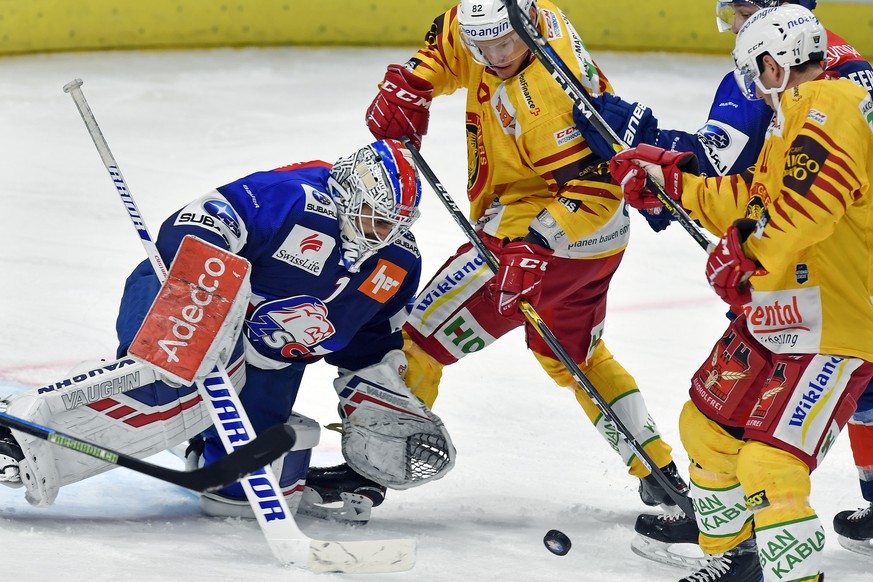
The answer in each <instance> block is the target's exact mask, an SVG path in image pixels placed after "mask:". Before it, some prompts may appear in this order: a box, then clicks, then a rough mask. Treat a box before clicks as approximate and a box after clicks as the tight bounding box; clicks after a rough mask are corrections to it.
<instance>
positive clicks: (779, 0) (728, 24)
mask: <svg viewBox="0 0 873 582" xmlns="http://www.w3.org/2000/svg"><path fill="white" fill-rule="evenodd" d="M780 4H799V5H800V6H803V7H804V8H807V9H809V10H815V5H816V0H789V1H788V2H786V1H785V0H747V1H746V2H721V1H718V2H716V3H715V24H716V26H718V31H719V32H727V31H729V30H732V29H733V26H734V22H735V19H736V16H737V9H740V10H744V11H745V12H744V13H741V16H742V17H743V18H744V19H745V18H748V17H749V16H751V15H752V14H754V13H755V12H757V11H758V10H760V9H762V8H776V7H777V6H779V5H780ZM743 22H745V20H742V21H740V23H739V24H740V25H742V23H743Z"/></svg>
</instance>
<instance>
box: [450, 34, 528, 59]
mask: <svg viewBox="0 0 873 582" xmlns="http://www.w3.org/2000/svg"><path fill="white" fill-rule="evenodd" d="M461 35H462V38H463V40H464V45H465V46H466V47H467V49H468V50H469V51H470V54H471V55H472V56H473V59H474V60H475V61H476V62H478V63H479V64H480V65H485V66H486V67H505V66H507V65H511V64H512V63H514V62H515V61H517V60H518V59H519V58H520V57H522V56H524V55H525V54H527V45H525V44H524V41H522V40H521V38H520V37H519V36H518V34H517V33H516V32H515V31H514V30H513V31H512V32H510V33H509V34H505V35H503V36H501V37H500V38H491V39H475V38H473V37H471V36H469V35H468V34H465V33H464V32H463V31H462V32H461Z"/></svg>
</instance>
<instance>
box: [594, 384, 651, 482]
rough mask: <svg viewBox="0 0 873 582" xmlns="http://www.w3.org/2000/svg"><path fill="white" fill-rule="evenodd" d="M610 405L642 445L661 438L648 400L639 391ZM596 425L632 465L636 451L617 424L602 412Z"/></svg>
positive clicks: (627, 462)
mask: <svg viewBox="0 0 873 582" xmlns="http://www.w3.org/2000/svg"><path fill="white" fill-rule="evenodd" d="M610 407H611V408H612V411H613V412H614V413H615V415H616V416H617V417H618V419H619V420H621V422H622V424H624V425H625V426H626V427H627V429H628V430H629V431H630V432H631V434H633V436H634V439H635V440H636V441H637V442H638V443H639V444H640V445H645V444H646V443H648V442H649V441H651V440H652V439H655V438H661V431H660V430H658V425H657V424H655V421H654V420H653V419H652V417H651V416H650V415H649V410H648V408H647V407H646V401H645V400H644V399H643V395H642V394H640V393H639V392H638V391H636V392H631V393H630V394H627V395H625V396H624V397H622V398H619V399H618V400H616V401H615V402H613V403H612V404H611V405H610ZM594 427H595V428H596V429H597V432H599V433H600V434H601V436H603V438H604V439H606V442H608V443H609V445H610V446H611V447H612V449H613V450H614V451H615V452H617V453H618V454H619V455H620V456H621V460H622V461H624V464H625V465H630V463H631V460H633V458H634V452H633V451H632V450H631V448H630V447H629V446H628V444H627V443H626V442H625V440H624V438H623V437H622V435H621V433H620V432H618V430H617V429H616V428H615V424H613V423H612V421H610V420H608V419H607V418H606V417H605V416H604V415H602V414H601V415H600V418H598V419H597V422H596V423H595V424H594Z"/></svg>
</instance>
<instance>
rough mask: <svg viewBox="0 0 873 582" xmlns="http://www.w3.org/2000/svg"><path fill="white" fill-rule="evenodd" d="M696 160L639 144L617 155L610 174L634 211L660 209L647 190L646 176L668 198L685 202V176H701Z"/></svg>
mask: <svg viewBox="0 0 873 582" xmlns="http://www.w3.org/2000/svg"><path fill="white" fill-rule="evenodd" d="M698 168H699V165H698V163H697V157H696V156H695V155H694V154H692V153H689V152H672V151H667V150H665V149H663V148H659V147H655V146H653V145H649V144H640V145H638V146H637V147H635V148H630V149H627V150H624V151H623V152H619V153H617V154H615V156H614V157H613V158H612V159H611V160H610V161H609V171H610V173H611V174H612V177H613V179H614V180H615V182H616V183H617V184H619V185H620V186H621V191H622V192H623V193H624V199H625V200H627V203H628V204H630V205H631V206H633V207H634V208H637V209H640V210H651V209H653V208H661V202H660V201H659V200H658V198H657V197H656V196H655V195H654V194H653V193H651V192H649V191H648V190H646V174H647V173H648V175H649V176H651V177H652V179H653V180H654V181H655V182H657V183H658V184H660V185H661V186H662V187H663V188H664V192H666V193H667V196H669V197H670V198H672V199H673V200H676V201H678V200H679V199H680V198H682V172H691V173H694V174H696V173H698Z"/></svg>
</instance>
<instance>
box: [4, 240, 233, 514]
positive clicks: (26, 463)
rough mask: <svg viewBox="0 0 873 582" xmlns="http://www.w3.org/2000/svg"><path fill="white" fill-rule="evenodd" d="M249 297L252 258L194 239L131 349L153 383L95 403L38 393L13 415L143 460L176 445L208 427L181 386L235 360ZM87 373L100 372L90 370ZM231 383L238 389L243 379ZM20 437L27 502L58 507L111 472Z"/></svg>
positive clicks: (16, 403)
mask: <svg viewBox="0 0 873 582" xmlns="http://www.w3.org/2000/svg"><path fill="white" fill-rule="evenodd" d="M249 294H250V287H249V263H248V262H247V261H246V260H245V259H243V258H241V257H238V256H236V255H233V254H231V253H228V252H227V251H224V250H222V249H220V248H219V247H216V246H214V245H211V244H208V243H206V242H204V241H202V240H200V239H197V238H196V237H193V236H187V237H185V239H184V241H183V243H182V246H181V247H180V249H179V252H178V253H177V255H176V260H175V261H174V262H173V267H172V269H171V270H170V273H169V277H168V279H167V281H166V283H165V284H164V285H163V287H162V288H161V292H160V293H159V295H158V297H157V298H156V299H155V302H154V304H153V305H152V308H151V310H150V311H149V314H148V316H147V317H146V320H145V321H144V322H143V325H142V327H141V328H140V330H139V333H138V334H137V336H136V338H135V339H134V342H133V344H132V346H131V349H130V351H129V353H130V355H131V356H132V359H133V360H134V361H140V362H143V363H144V364H145V365H146V366H147V367H150V368H151V369H152V370H153V371H154V372H155V375H154V376H153V375H152V374H140V375H141V376H142V377H141V378H140V377H139V376H137V381H135V382H130V383H128V384H126V385H124V386H118V388H119V389H118V390H113V391H112V392H113V393H112V394H111V395H109V397H105V398H102V399H100V400H96V401H92V400H91V399H88V401H83V402H79V401H77V400H76V399H70V398H63V399H62V398H59V397H56V396H55V395H54V392H53V391H48V392H46V391H45V390H44V389H38V390H31V391H28V392H25V393H22V394H20V395H18V396H16V397H14V398H12V399H11V400H10V401H9V404H8V412H9V414H11V415H13V416H17V417H19V418H22V419H24V420H27V421H31V422H35V423H37V424H41V425H47V426H50V427H52V428H53V429H56V430H58V431H59V432H69V433H71V434H75V435H77V436H78V437H80V438H82V439H85V440H90V441H92V442H95V443H105V444H106V446H111V447H112V448H113V449H114V450H116V451H117V452H119V453H123V454H126V455H130V456H133V457H136V458H139V459H142V458H145V457H148V456H151V455H154V454H156V453H158V452H161V451H164V450H167V449H170V448H172V447H174V446H176V445H179V444H180V443H182V442H184V441H186V440H187V439H189V438H192V437H194V436H195V435H197V434H199V433H200V432H202V431H203V430H205V429H206V428H208V427H209V426H210V424H211V420H210V417H209V413H208V410H207V409H206V407H205V406H204V404H203V402H202V400H201V399H200V398H199V396H198V394H197V392H196V390H195V389H194V388H193V387H184V386H182V385H183V384H188V385H190V384H191V382H192V381H193V380H194V379H196V378H199V377H200V376H201V375H202V376H205V375H206V374H208V373H209V371H210V370H211V369H212V368H213V367H214V366H215V364H216V363H217V362H219V361H221V362H222V363H227V360H228V359H230V357H231V353H232V352H233V350H234V346H235V345H236V343H237V337H238V335H239V331H240V329H241V326H242V322H243V316H244V314H245V308H246V306H247V305H248V298H249ZM237 352H240V350H237ZM237 359H238V360H239V361H238V362H233V363H231V366H230V367H231V369H235V370H237V371H238V374H241V373H242V372H241V370H242V366H240V365H239V364H241V356H239V355H238V356H237ZM84 366H86V367H88V368H93V366H90V365H89V364H88V363H86V364H84ZM134 367H135V366H134ZM81 370H85V368H84V367H83V368H81ZM141 372H144V371H141ZM88 373H89V374H90V373H91V372H90V371H89V372H88ZM70 375H71V376H75V372H73V373H71V374H70ZM235 376H236V375H235ZM153 378H154V379H157V380H163V382H159V381H153ZM234 379H235V383H236V380H241V378H236V377H235V378H234ZM168 385H170V386H173V388H168V387H167V386H168ZM113 386H114V385H113ZM176 388H179V389H176ZM58 396H60V395H58ZM13 435H14V437H15V440H16V441H17V444H18V445H19V446H20V447H21V451H22V455H23V457H24V458H23V459H22V460H21V462H20V471H19V473H20V478H21V483H23V484H24V485H25V487H26V495H25V496H26V498H27V500H28V502H30V503H31V504H32V505H35V506H46V505H50V504H52V503H53V502H54V501H55V498H56V497H57V494H58V490H59V489H60V487H62V486H64V485H69V484H72V483H75V482H78V481H81V480H83V479H86V478H88V477H91V476H93V475H96V474H99V473H102V472H103V471H106V470H108V469H111V468H113V465H112V464H110V463H106V462H104V461H101V460H99V459H96V458H88V457H83V456H82V455H80V454H79V453H78V452H76V451H71V450H67V449H62V448H58V447H53V446H51V444H50V443H48V442H46V441H44V440H41V439H39V438H36V437H34V436H32V435H28V434H25V433H22V432H19V431H17V430H13Z"/></svg>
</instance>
